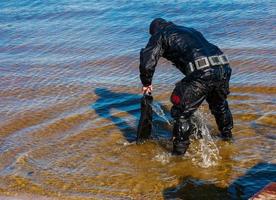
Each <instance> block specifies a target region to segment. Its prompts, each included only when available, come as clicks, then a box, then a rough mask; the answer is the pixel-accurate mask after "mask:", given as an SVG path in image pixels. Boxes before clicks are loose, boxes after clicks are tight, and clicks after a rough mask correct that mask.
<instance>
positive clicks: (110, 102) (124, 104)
mask: <svg viewBox="0 0 276 200" xmlns="http://www.w3.org/2000/svg"><path fill="white" fill-rule="evenodd" d="M95 94H96V95H97V96H98V97H99V98H98V99H97V100H96V102H95V103H93V104H92V106H91V107H92V108H93V109H94V110H95V111H96V113H97V114H98V115H99V116H100V117H102V118H105V119H108V120H110V121H112V123H113V124H114V125H116V126H117V127H118V128H119V129H120V131H121V132H122V133H123V135H124V137H125V138H126V140H127V141H128V142H133V141H134V140H135V139H136V127H135V128H133V127H131V126H130V125H129V124H128V123H127V121H126V120H124V119H123V118H122V117H119V116H116V115H114V114H112V110H114V109H116V110H117V111H119V112H120V111H123V112H126V113H127V114H129V115H132V116H134V117H135V121H136V123H135V124H137V123H138V120H139V116H140V98H141V95H138V94H129V93H122V92H113V91H110V90H108V89H107V88H96V89H95Z"/></svg>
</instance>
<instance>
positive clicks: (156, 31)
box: [139, 18, 233, 155]
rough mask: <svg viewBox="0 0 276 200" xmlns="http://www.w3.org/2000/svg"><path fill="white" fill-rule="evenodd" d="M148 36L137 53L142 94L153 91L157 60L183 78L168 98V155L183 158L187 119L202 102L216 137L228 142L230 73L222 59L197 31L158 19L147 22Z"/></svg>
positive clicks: (189, 126)
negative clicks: (170, 126)
mask: <svg viewBox="0 0 276 200" xmlns="http://www.w3.org/2000/svg"><path fill="white" fill-rule="evenodd" d="M149 33H150V35H151V37H150V39H149V42H148V44H147V45H146V47H145V48H143V49H141V52H140V65H139V70H140V79H141V82H142V84H143V87H142V92H143V94H146V93H151V92H152V90H153V88H152V77H153V74H154V71H155V67H156V65H157V62H158V60H159V58H160V57H164V58H166V59H167V60H169V61H171V62H172V63H173V65H175V67H176V68H177V69H179V70H180V71H181V72H182V73H183V74H184V75H185V77H184V78H183V79H182V80H181V81H179V82H178V83H176V85H175V88H174V90H173V92H172V95H171V97H170V100H171V102H172V104H173V106H172V108H171V116H172V118H173V119H174V127H173V137H172V140H173V150H172V154H174V155H183V154H185V152H186V150H187V149H188V147H189V144H190V142H189V136H190V135H191V134H192V132H193V129H194V126H193V123H191V116H192V114H193V113H194V112H195V111H196V110H197V108H198V107H199V106H200V105H201V103H202V102H203V101H204V100H205V99H206V101H207V102H208V104H209V108H210V110H211V113H212V114H213V115H214V117H215V119H216V123H217V126H218V129H219V131H220V136H221V137H222V138H223V139H224V140H230V139H231V138H232V133H231V129H232V128H233V118H232V114H231V111H230V109H229V107H228V102H227V100H226V99H227V95H228V94H229V93H230V92H229V80H230V76H231V71H232V70H231V68H230V66H229V61H228V58H227V57H226V55H225V54H224V53H223V52H222V51H221V50H220V49H219V48H218V47H217V46H215V45H213V44H211V43H210V42H208V41H207V40H206V39H205V38H204V36H203V35H202V34H201V33H200V32H199V31H197V30H195V29H193V28H189V27H184V26H179V25H176V24H174V23H172V22H168V21H166V20H164V19H162V18H156V19H154V20H153V21H152V22H151V24H150V28H149Z"/></svg>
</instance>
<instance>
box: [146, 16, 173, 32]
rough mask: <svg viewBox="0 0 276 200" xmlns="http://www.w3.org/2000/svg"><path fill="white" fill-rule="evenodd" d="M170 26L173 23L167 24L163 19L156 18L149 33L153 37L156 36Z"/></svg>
mask: <svg viewBox="0 0 276 200" xmlns="http://www.w3.org/2000/svg"><path fill="white" fill-rule="evenodd" d="M169 24H171V22H167V21H166V20H165V19H163V18H156V19H154V20H153V21H152V22H151V23H150V28H149V33H150V34H151V35H154V34H155V33H158V32H159V31H161V30H162V29H164V28H165V27H166V26H168V25H169Z"/></svg>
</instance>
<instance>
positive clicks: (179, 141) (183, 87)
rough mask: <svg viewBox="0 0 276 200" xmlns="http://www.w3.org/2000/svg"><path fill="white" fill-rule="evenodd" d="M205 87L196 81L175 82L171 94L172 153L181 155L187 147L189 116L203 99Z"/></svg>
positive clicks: (189, 127) (190, 124) (189, 130)
mask: <svg viewBox="0 0 276 200" xmlns="http://www.w3.org/2000/svg"><path fill="white" fill-rule="evenodd" d="M205 90H206V88H205V87H204V86H203V85H202V84H201V83H200V82H196V81H185V79H184V81H183V80H182V81H181V82H179V83H177V85H176V87H175V89H174V91H173V93H172V95H171V102H172V103H173V106H172V109H171V115H172V117H173V118H174V127H173V152H172V153H173V154H174V155H183V154H185V152H186V151H187V149H188V147H189V144H190V142H189V136H190V134H191V132H192V130H193V124H192V123H191V116H192V114H193V113H194V112H195V111H196V110H197V108H198V107H199V106H200V104H201V103H202V102H203V100H204V99H205Z"/></svg>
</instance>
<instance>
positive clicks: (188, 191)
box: [163, 163, 276, 200]
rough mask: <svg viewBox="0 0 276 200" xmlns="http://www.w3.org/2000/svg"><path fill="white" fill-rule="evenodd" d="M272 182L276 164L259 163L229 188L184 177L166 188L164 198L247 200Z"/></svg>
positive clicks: (168, 199)
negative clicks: (173, 185) (174, 184)
mask: <svg viewBox="0 0 276 200" xmlns="http://www.w3.org/2000/svg"><path fill="white" fill-rule="evenodd" d="M270 182H276V164H273V163H258V164H257V165H255V166H253V167H252V168H250V169H249V170H248V171H247V172H246V173H245V174H244V175H243V176H241V177H239V178H238V179H236V180H234V181H233V182H232V183H231V184H230V185H229V187H228V188H227V187H225V188H223V187H218V186H216V185H215V184H213V183H209V182H208V181H204V180H198V179H195V178H192V177H182V178H180V179H179V184H178V185H177V186H175V187H170V188H166V189H165V190H164V191H163V197H164V199H166V200H170V199H185V200H190V199H191V200H197V199H198V200H201V199H210V200H221V199H223V200H227V199H241V200H243V199H244V200H245V199H248V198H250V197H252V196H253V195H254V194H256V193H257V192H258V191H260V190H261V189H262V188H263V187H265V186H266V185H267V184H269V183H270Z"/></svg>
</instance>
